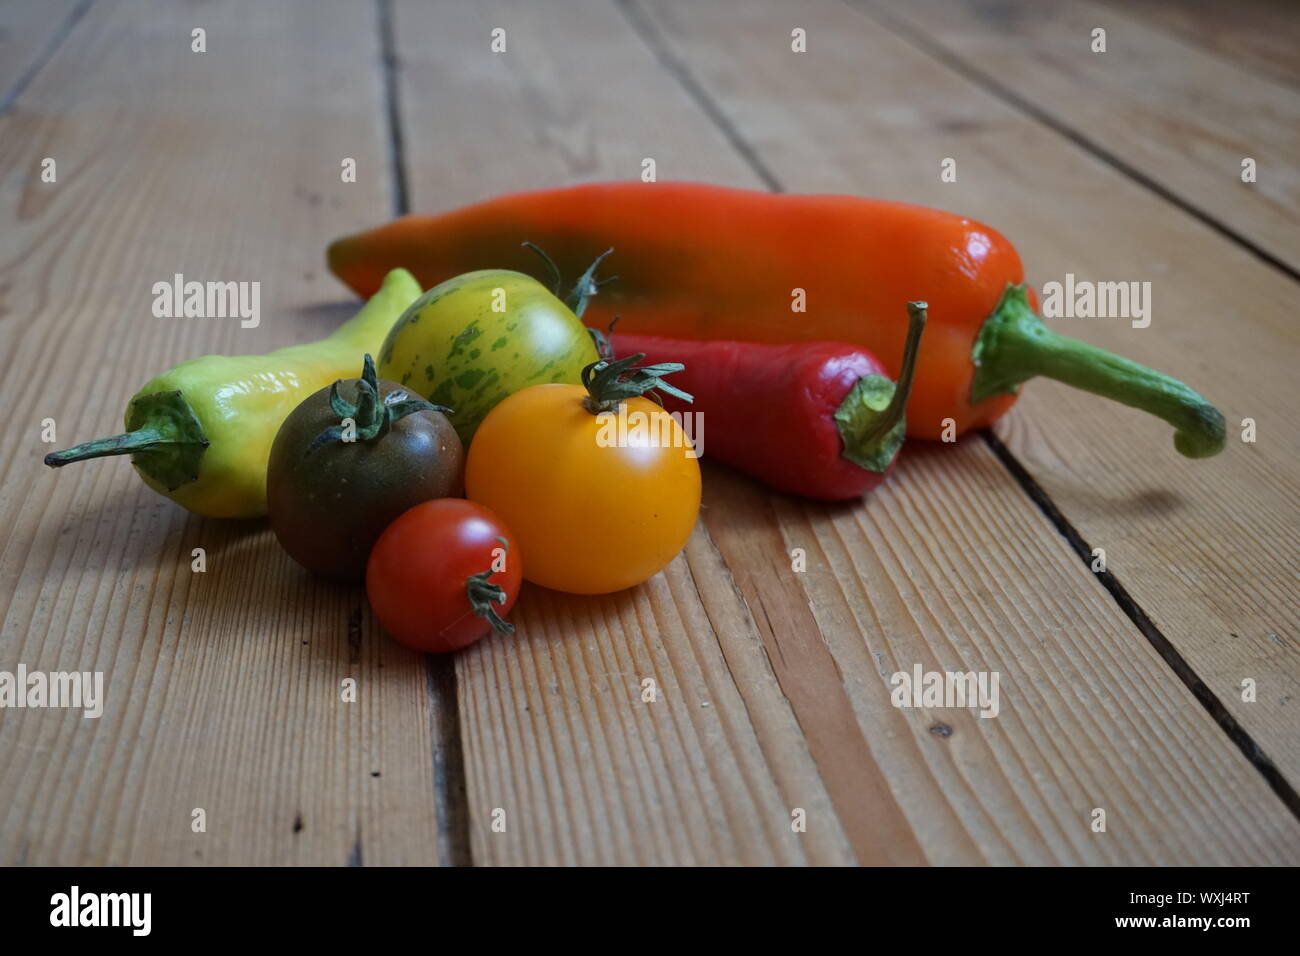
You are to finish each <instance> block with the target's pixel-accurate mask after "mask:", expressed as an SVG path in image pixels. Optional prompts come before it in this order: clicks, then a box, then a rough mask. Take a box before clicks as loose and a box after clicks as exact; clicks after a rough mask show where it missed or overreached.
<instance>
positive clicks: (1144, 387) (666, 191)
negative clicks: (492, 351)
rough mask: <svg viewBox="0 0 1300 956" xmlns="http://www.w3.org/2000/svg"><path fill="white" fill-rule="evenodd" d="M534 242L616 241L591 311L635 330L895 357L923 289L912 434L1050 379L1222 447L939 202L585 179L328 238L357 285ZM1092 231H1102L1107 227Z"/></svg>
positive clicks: (588, 250) (429, 279)
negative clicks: (1039, 311)
mask: <svg viewBox="0 0 1300 956" xmlns="http://www.w3.org/2000/svg"><path fill="white" fill-rule="evenodd" d="M525 240H531V241H532V242H535V243H537V244H538V245H539V246H541V247H542V248H544V249H545V250H546V251H547V252H548V253H549V254H550V255H551V256H552V257H553V258H554V260H555V262H556V263H557V265H558V266H559V268H560V269H561V270H563V272H564V274H565V275H577V274H579V273H580V272H581V271H582V269H584V268H585V267H586V265H587V263H588V262H590V261H591V258H592V257H593V256H594V255H596V254H597V253H598V252H600V251H601V250H603V249H606V248H608V247H610V246H613V247H614V248H615V249H616V250H617V257H616V259H613V260H611V266H612V267H613V271H615V272H617V273H618V277H619V281H618V282H616V283H614V284H612V285H611V286H610V287H609V289H608V290H604V289H602V290H601V294H600V295H599V296H597V297H596V299H595V300H594V301H593V303H592V307H591V311H590V313H589V314H588V315H587V316H586V317H585V318H586V320H587V322H588V324H589V325H594V326H597V327H600V328H604V327H605V326H606V325H608V323H609V320H610V318H611V317H612V316H613V315H615V314H619V315H622V316H623V327H624V328H625V329H628V330H629V331H633V332H636V333H638V334H645V335H665V336H670V337H672V338H681V339H733V340H737V341H745V342H772V343H777V342H796V341H803V342H851V343H853V344H855V345H861V346H864V347H865V348H868V349H870V350H871V351H873V352H875V353H876V354H877V355H879V356H880V357H881V358H882V359H883V360H884V362H885V364H886V365H888V366H890V368H891V369H893V370H895V371H897V369H896V368H894V366H893V364H892V363H894V362H895V361H897V360H898V356H899V355H901V354H902V350H903V339H904V337H905V332H906V327H905V323H904V322H903V321H902V315H901V314H900V313H899V309H898V303H900V302H905V301H908V300H910V299H925V300H926V301H927V302H928V303H929V304H930V307H929V313H930V330H929V333H928V334H927V335H926V337H925V338H926V340H925V345H924V346H923V347H922V349H921V356H920V359H919V362H918V365H917V371H916V386H915V387H914V388H913V389H912V398H911V400H910V402H909V404H908V409H907V418H908V433H909V434H911V435H914V436H917V437H920V438H943V437H947V436H948V435H949V434H951V433H954V432H955V433H957V434H960V433H961V432H964V431H966V430H967V429H970V428H979V427H982V426H985V425H989V424H991V423H992V422H994V421H996V420H997V419H998V418H1000V417H1001V416H1002V415H1003V414H1005V413H1006V411H1007V409H1009V408H1010V407H1011V405H1012V403H1013V402H1014V401H1015V399H1016V393H1017V391H1018V390H1019V387H1020V385H1021V383H1023V382H1025V381H1027V380H1029V379H1031V378H1033V377H1035V376H1038V375H1045V376H1048V377H1049V378H1055V379H1058V380H1060V381H1063V382H1065V383H1067V384H1069V385H1073V386H1075V387H1076V388H1082V389H1086V390H1088V391H1090V392H1095V393H1097V394H1099V395H1104V396H1106V397H1108V398H1112V399H1114V400H1116V401H1120V402H1123V403H1125V404H1126V405H1132V406H1134V407H1136V408H1141V409H1144V410H1145V411H1148V412H1151V413H1152V414H1154V415H1158V416H1159V417H1161V418H1163V419H1164V420H1165V421H1167V422H1169V423H1170V424H1172V425H1173V426H1174V428H1175V429H1176V433H1175V436H1174V444H1175V446H1176V447H1177V448H1178V450H1179V451H1180V452H1182V453H1183V454H1184V455H1187V456H1189V457H1193V458H1203V457H1206V456H1208V455H1213V454H1217V453H1218V452H1219V451H1221V450H1222V449H1223V445H1224V422H1223V416H1222V415H1221V414H1220V413H1219V411H1218V409H1216V408H1215V407H1214V406H1213V405H1211V404H1210V403H1209V402H1207V401H1206V400H1205V399H1204V398H1202V397H1201V396H1200V395H1198V394H1197V393H1196V392H1194V391H1193V390H1192V389H1190V388H1188V387H1187V386H1186V385H1184V384H1183V383H1182V382H1179V381H1176V380H1175V379H1172V378H1170V377H1169V376H1167V375H1162V374H1160V373H1159V372H1155V371H1153V370H1151V369H1149V368H1145V367H1144V366H1142V365H1139V364H1138V363H1136V362H1132V361H1129V360H1128V359H1125V358H1121V357H1120V356H1118V355H1112V354H1110V353H1109V352H1104V351H1102V350H1101V349H1098V348H1094V347H1092V346H1090V345H1087V344H1085V343H1083V342H1080V341H1078V340H1076V339H1070V338H1066V337H1065V336H1063V335H1059V334H1057V333H1056V332H1053V331H1052V330H1051V329H1049V328H1047V326H1045V325H1044V324H1043V323H1042V321H1041V320H1040V319H1039V318H1038V316H1037V315H1036V314H1035V312H1034V305H1033V299H1032V293H1030V292H1029V290H1028V289H1027V288H1026V287H1025V286H1024V285H1022V284H1021V283H1022V281H1023V278H1024V276H1023V270H1022V268H1021V264H1020V256H1019V255H1018V254H1017V253H1016V250H1015V247H1014V246H1012V245H1011V243H1010V242H1009V241H1007V239H1006V238H1005V237H1004V236H1002V235H1001V234H999V233H998V232H997V231H996V230H994V229H990V228H989V227H988V226H985V225H982V224H981V223H978V222H975V221H973V220H970V219H966V218H964V217H962V216H956V215H953V214H951V213H946V212H940V211H939V210H935V209H924V208H922V207H920V206H909V205H905V204H903V203H895V202H885V201H882V200H878V199H861V198H858V197H854V196H797V195H784V194H772V193H761V192H752V191H748V190H742V189H727V188H724V187H721V186H705V185H697V184H692V183H640V182H631V183H629V182H621V183H592V184H587V185H582V186H573V187H569V188H566V189H549V190H540V191H537V192H528V193H516V194H513V195H507V196H501V197H498V198H496V199H492V200H489V201H487V202H483V203H478V204H476V205H473V206H467V207H465V208H464V209H457V210H455V211H452V212H448V213H443V214H442V215H439V216H426V217H418V216H408V217H406V218H404V219H399V220H397V221H396V222H393V223H390V224H388V225H386V226H382V227H380V228H378V229H372V230H369V231H368V232H363V233H358V234H357V235H353V236H347V237H345V238H343V239H340V240H338V241H337V242H335V243H333V244H332V245H331V246H330V248H329V256H328V258H329V264H330V268H331V269H332V270H333V271H334V274H335V275H337V276H338V277H339V278H341V279H342V280H343V281H344V282H346V283H347V284H348V285H349V286H351V287H352V289H354V290H355V291H356V292H358V293H360V294H361V295H369V294H370V293H371V292H373V291H374V290H375V288H376V287H377V285H378V283H379V281H380V279H381V278H382V277H383V275H384V274H385V273H386V272H387V271H388V270H389V269H392V268H394V267H396V266H405V267H406V268H408V269H410V270H411V271H412V272H413V273H415V275H416V277H417V278H418V279H419V280H420V281H421V282H422V283H424V284H425V285H426V286H428V285H432V284H436V283H438V282H441V281H443V280H444V279H448V278H451V277H452V276H454V275H458V274H460V273H462V272H467V271H470V270H472V269H488V268H498V269H518V270H520V271H522V272H527V273H529V274H531V275H539V273H540V271H541V270H540V269H539V265H538V262H537V260H536V259H535V258H534V257H533V254H532V253H531V252H529V251H528V250H526V249H523V248H521V247H520V243H522V242H524V241H525ZM1097 241H1099V242H1104V241H1105V239H1104V237H1100V236H1099V237H1098V239H1097Z"/></svg>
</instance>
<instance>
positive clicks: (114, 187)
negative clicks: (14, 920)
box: [0, 0, 438, 865]
mask: <svg viewBox="0 0 1300 956" xmlns="http://www.w3.org/2000/svg"><path fill="white" fill-rule="evenodd" d="M196 27H202V28H204V29H205V30H206V31H207V52H206V53H195V52H191V30H192V29H194V28H196ZM377 38H378V31H377V26H376V22H375V17H374V11H373V9H370V8H368V7H363V6H360V5H357V4H352V3H347V2H343V0H337V2H330V3H326V4H322V3H320V2H308V0H296V2H287V3H277V4H262V3H256V2H254V0H224V2H220V3H207V4H204V5H202V6H201V7H190V6H180V5H177V4H173V3H168V2H163V0H156V2H148V3H134V4H96V5H94V7H93V8H92V9H91V10H90V11H89V13H88V14H87V15H86V16H85V18H84V19H82V20H81V21H80V22H79V23H78V24H77V25H76V27H75V28H74V30H73V31H72V33H71V34H70V35H69V36H68V38H67V39H66V41H65V42H64V44H63V45H62V46H61V47H60V49H59V50H58V52H57V53H56V54H55V56H54V57H53V58H52V59H51V61H50V62H49V63H48V64H47V66H46V67H45V68H44V69H43V70H42V71H41V73H40V74H39V75H38V76H37V77H36V78H35V80H34V81H33V82H32V84H31V85H30V86H29V87H28V89H27V90H26V91H25V92H24V93H23V95H22V96H21V97H20V98H19V100H18V102H17V103H16V104H15V107H14V109H13V110H12V111H11V112H10V113H8V114H7V115H5V116H3V117H2V118H0V168H3V170H4V171H5V176H4V180H3V181H4V190H3V193H0V202H2V203H3V209H2V211H0V215H2V216H3V223H4V226H3V228H2V229H0V290H3V298H2V299H0V302H2V308H3V311H2V312H0V352H2V353H3V354H4V355H5V358H6V362H5V364H6V367H7V368H8V369H9V370H11V371H16V370H22V372H23V374H22V375H21V376H19V375H16V374H10V375H6V376H5V377H4V379H3V382H0V401H3V402H4V403H5V407H6V408H7V409H9V413H8V414H7V415H6V416H5V417H4V421H3V422H2V423H0V430H2V432H3V439H4V443H3V447H4V448H5V449H6V454H5V455H4V456H3V461H2V462H0V541H3V542H4V544H3V551H2V552H0V622H2V626H0V667H3V668H4V669H7V670H11V671H12V670H13V669H14V667H15V666H16V665H17V664H18V663H23V664H26V665H27V667H28V668H29V669H31V670H46V671H53V670H88V671H95V670H98V671H103V672H104V680H105V694H106V704H105V710H104V714H103V716H102V717H101V718H100V719H98V720H83V719H81V718H80V717H79V716H78V715H75V714H72V713H70V712H67V711H59V710H16V711H6V712H5V713H4V714H3V716H2V717H0V764H3V766H4V767H5V772H4V773H3V774H2V775H0V860H3V861H4V862H6V863H11V864H12V863H23V862H25V863H33V864H46V865H48V864H73V863H75V864H188V863H204V864H235V863H238V864H287V863H308V864H327V863H328V864H340V865H341V864H344V863H347V862H354V863H355V862H365V863H402V862H425V863H428V862H433V861H436V859H437V852H436V847H435V844H436V830H437V826H438V821H437V819H436V814H435V795H434V792H433V760H434V755H433V734H432V731H431V719H433V718H436V717H437V716H438V715H437V713H436V711H435V710H433V709H432V708H433V702H432V701H431V700H430V698H429V690H428V686H427V685H428V680H427V676H426V667H425V662H424V660H423V659H422V658H421V657H419V656H417V655H414V654H408V653H406V652H404V651H403V650H402V649H401V648H399V647H398V646H397V645H395V644H394V643H393V642H392V641H390V640H388V639H386V638H383V637H382V635H380V633H379V632H378V629H377V628H376V627H375V626H374V624H373V622H372V620H371V618H370V615H369V613H368V612H367V611H366V610H365V602H364V596H363V595H362V594H361V593H360V591H359V590H355V589H352V590H348V589H337V590H331V589H328V588H325V587H323V586H320V585H319V584H317V583H315V582H313V581H311V580H310V579H309V577H308V576H307V575H306V573H305V572H302V571H300V570H299V569H298V568H297V567H296V566H295V565H293V564H292V562H290V560H289V559H288V558H287V556H285V554H284V553H283V552H282V551H281V550H280V548H279V547H278V546H277V545H276V544H275V541H274V539H273V537H272V536H271V534H270V532H269V531H268V530H267V529H266V527H265V525H264V524H263V523H255V522H243V523H241V522H224V523H223V522H212V521H200V520H198V519H196V518H193V517H191V516H188V515H187V514H186V513H184V512H182V511H181V510H180V509H179V508H177V507H176V506H174V505H172V504H171V503H169V502H167V501H165V500H163V499H162V498H160V497H158V496H156V495H154V494H153V492H151V491H148V490H147V489H145V488H144V487H143V486H142V485H141V483H140V482H139V481H138V480H137V479H136V478H135V476H134V474H133V473H132V471H131V469H130V468H129V467H128V466H127V465H126V463H125V462H121V461H116V462H93V463H90V464H85V465H79V466H77V467H74V468H68V469H65V470H62V471H59V472H57V473H56V472H51V471H49V470H48V469H46V468H44V467H43V465H42V464H41V458H42V456H43V454H44V453H45V452H46V451H48V450H49V448H48V446H46V445H43V444H40V443H38V436H39V433H40V422H41V420H42V419H43V418H45V417H52V418H54V419H55V421H56V422H57V427H58V438H59V440H60V442H62V443H65V444H66V443H68V442H70V441H71V440H74V439H84V438H89V437H91V436H92V435H95V434H106V433H112V432H113V431H116V430H118V429H119V428H120V426H121V409H122V408H123V407H124V406H125V404H126V401H127V399H128V398H129V397H130V395H131V394H132V393H133V392H134V391H135V389H136V388H137V387H138V386H139V384H141V383H143V382H144V381H145V380H147V379H148V378H149V377H150V376H151V375H153V374H155V373H156V372H157V371H159V370H161V369H163V368H165V367H167V366H169V365H171V364H172V363H174V362H176V361H178V360H181V359H186V358H190V357H192V356H195V355H200V354H203V353H204V352H208V351H220V352H261V351H264V350H267V349H270V348H273V347H277V346H281V345H285V344H288V343H291V342H299V341H306V340H311V339H313V338H316V337H319V336H321V335H322V334H324V333H325V332H327V331H328V330H330V329H332V328H333V327H334V326H335V324H336V323H337V322H338V321H339V319H340V318H341V317H342V316H343V315H345V314H349V313H350V312H351V311H353V309H354V305H351V304H349V305H347V306H345V307H343V308H342V309H340V308H339V307H337V306H336V305H334V304H333V303H335V302H337V300H338V298H339V295H338V290H337V288H336V287H335V286H334V284H333V282H332V280H330V279H329V278H328V276H327V275H325V274H324V269H323V267H322V264H321V244H322V242H323V239H324V237H326V236H329V235H331V234H333V233H336V232H338V231H340V230H342V229H343V228H345V226H346V225H350V224H351V223H353V222H355V221H356V220H357V219H358V218H363V217H378V216H382V215H384V214H386V212H387V210H388V209H389V187H390V183H389V179H388V163H387V160H386V157H385V154H384V143H385V138H384V131H383V129H382V110H381V108H380V103H381V102H382V97H381V87H380V76H379V73H378V70H377V66H376V65H377V63H378V61H379V50H378V39H377ZM47 155H48V156H53V157H55V158H56V160H57V163H58V167H57V168H58V180H57V183H55V184H42V183H41V182H40V181H39V178H38V164H39V160H40V158H41V157H43V156H47ZM345 156H351V157H354V158H355V159H356V160H357V163H358V169H359V178H358V181H357V182H356V183H354V184H344V183H342V182H341V178H340V163H341V160H342V157H345ZM177 272H179V273H183V274H184V275H185V276H186V277H187V278H194V279H202V280H211V279H221V280H232V281H234V280H238V281H245V280H247V281H260V282H261V283H262V292H263V295H262V313H263V314H262V322H261V324H260V326H259V327H258V328H256V329H243V328H241V327H240V324H239V323H238V322H237V321H223V320H220V319H210V320H181V319H177V320H159V319H156V318H154V317H153V316H152V315H151V312H150V303H151V300H152V295H151V292H150V290H151V287H152V284H153V283H154V282H155V281H159V280H163V279H169V278H170V277H171V276H172V275H173V274H174V273H177ZM33 383H40V384H39V386H35V385H34V384H33ZM195 547H203V548H205V549H206V551H207V571H206V573H202V574H198V573H192V571H191V564H190V562H191V557H190V555H191V549H192V548H195ZM345 677H352V678H355V679H356V681H357V684H358V702H357V703H356V704H351V705H349V704H344V703H341V702H340V682H341V681H342V679H343V678H345ZM194 808H203V809H204V810H205V811H206V815H207V830H206V832H205V833H195V832H192V830H191V812H192V810H193V809H194Z"/></svg>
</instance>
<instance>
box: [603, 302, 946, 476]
mask: <svg viewBox="0 0 1300 956" xmlns="http://www.w3.org/2000/svg"><path fill="white" fill-rule="evenodd" d="M907 308H908V312H909V313H910V314H911V321H910V323H909V325H908V334H907V343H906V346H905V350H904V355H903V360H902V365H901V368H902V371H901V373H900V375H899V380H898V383H897V385H895V383H894V382H893V380H891V379H890V378H889V374H888V372H886V370H885V367H884V365H882V364H881V363H880V362H879V361H878V360H877V359H876V357H875V356H874V355H872V354H871V353H870V352H868V351H867V350H866V349H863V348H861V347H859V346H856V345H848V344H845V343H842V342H796V343H793V344H790V345H768V344H761V343H756V342H717V341H714V342H700V341H691V340H686V339H668V338H660V337H658V336H651V335H624V334H621V333H620V334H618V335H616V336H614V337H613V345H614V350H615V351H616V352H617V353H618V354H620V355H631V354H633V353H637V352H640V353H643V354H644V355H645V359H644V361H645V362H646V363H649V364H658V363H660V362H681V363H683V364H684V365H685V366H686V368H685V369H684V370H682V371H680V372H676V373H674V375H673V384H674V385H675V386H677V387H679V388H681V389H683V390H685V391H686V392H689V393H691V395H693V396H694V401H693V402H691V403H689V404H688V403H686V402H684V401H682V400H680V399H678V398H676V397H675V396H673V395H671V394H663V395H662V396H661V398H662V400H663V404H664V408H665V409H666V410H667V411H669V412H674V413H681V414H695V415H698V416H700V417H699V419H698V421H700V422H702V423H703V424H702V425H697V426H696V427H695V429H693V430H692V433H693V435H694V437H695V439H696V443H697V448H698V449H699V450H700V451H701V452H702V453H703V454H706V455H709V456H711V457H713V458H717V459H718V460H720V461H725V462H726V463H727V464H729V465H731V466H733V467H735V468H738V469H740V470H741V471H743V472H746V473H747V474H749V475H752V476H754V477H755V478H758V479H759V480H761V481H763V482H766V483H767V484H769V485H771V486H772V487H774V488H778V489H780V490H781V491H788V492H791V493H792V494H797V495H804V496H805V497H808V498H818V499H820V500H823V501H842V500H845V499H849V498H857V497H860V496H861V495H863V494H865V493H866V492H868V491H870V490H871V489H872V488H875V487H876V486H877V485H878V484H880V483H881V482H882V481H884V479H885V475H886V474H887V473H888V472H889V469H890V468H892V467H893V465H894V462H895V460H897V456H898V450H899V448H900V447H901V445H902V444H903V435H904V429H905V422H904V417H903V409H904V408H905V406H906V404H907V396H908V393H909V391H910V390H911V387H912V381H913V378H914V375H915V371H916V356H917V352H918V350H919V346H920V342H921V332H922V331H923V330H924V328H925V303H923V302H909V303H908V305H907ZM601 338H602V337H601V336H597V340H598V341H600V340H601Z"/></svg>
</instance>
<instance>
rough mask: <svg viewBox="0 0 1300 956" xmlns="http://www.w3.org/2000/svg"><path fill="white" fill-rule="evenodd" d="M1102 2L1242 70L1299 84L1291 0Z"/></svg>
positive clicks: (1298, 39) (1298, 37)
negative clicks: (1175, 35) (1203, 49)
mask: <svg viewBox="0 0 1300 956" xmlns="http://www.w3.org/2000/svg"><path fill="white" fill-rule="evenodd" d="M1106 6H1107V7H1109V8H1110V10H1111V11H1112V12H1114V13H1115V14H1118V15H1120V16H1122V17H1124V18H1125V19H1132V20H1140V21H1142V22H1144V23H1147V24H1150V25H1152V26H1155V27H1158V28H1160V29H1163V30H1167V31H1169V32H1172V33H1175V34H1177V35H1178V36H1179V37H1181V38H1182V39H1183V40H1186V41H1187V42H1188V43H1194V44H1196V45H1197V46H1202V47H1205V48H1206V49H1207V50H1212V51H1214V52H1215V53H1218V54H1219V55H1220V56H1222V57H1224V58H1226V59H1229V60H1232V61H1233V62H1234V63H1236V64H1237V65H1238V66H1241V67H1243V68H1245V69H1248V70H1254V71H1257V72H1261V73H1266V74H1268V75H1269V76H1272V77H1273V78H1274V79H1278V80H1281V81H1282V82H1284V83H1289V84H1291V85H1292V86H1300V57H1297V56H1296V50H1297V49H1300V17H1297V16H1296V10H1295V4H1294V3H1292V2H1291V0H1233V2H1232V3H1221V2H1219V0H1176V2H1171V0H1106Z"/></svg>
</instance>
